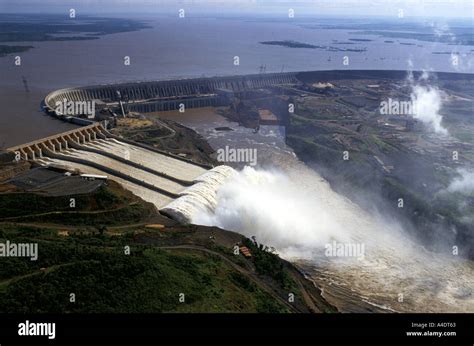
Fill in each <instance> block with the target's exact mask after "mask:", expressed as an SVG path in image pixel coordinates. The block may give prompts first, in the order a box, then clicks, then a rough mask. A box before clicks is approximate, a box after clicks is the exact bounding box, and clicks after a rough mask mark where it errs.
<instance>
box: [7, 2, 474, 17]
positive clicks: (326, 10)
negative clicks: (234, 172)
mask: <svg viewBox="0 0 474 346" xmlns="http://www.w3.org/2000/svg"><path fill="white" fill-rule="evenodd" d="M69 8H75V9H76V10H79V11H82V12H83V13H92V14H93V13H97V14H104V13H128V14H130V13H148V14H150V13H173V12H176V11H177V10H178V9H180V8H184V9H187V10H190V11H192V12H191V13H211V14H212V13H219V14H236V15H239V14H242V15H257V16H260V15H277V16H278V15H279V14H281V15H286V14H287V13H288V9H290V8H292V9H294V10H295V14H296V15H301V16H303V15H310V16H326V15H342V16H388V17H391V16H397V14H398V12H399V10H400V9H402V10H403V11H404V14H405V16H406V17H464V18H469V17H471V18H474V0H0V13H2V12H9V13H12V12H17V13H18V12H30V13H31V12H33V13H38V12H42V13H45V12H51V13H52V12H55V13H64V12H65V11H67V10H68V9H69ZM189 13H190V12H189V11H188V14H189Z"/></svg>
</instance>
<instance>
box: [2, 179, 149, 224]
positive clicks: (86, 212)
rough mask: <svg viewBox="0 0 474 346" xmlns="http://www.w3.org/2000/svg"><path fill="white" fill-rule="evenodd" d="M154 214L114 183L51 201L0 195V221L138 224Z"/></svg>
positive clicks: (28, 195) (23, 195) (26, 195)
mask: <svg viewBox="0 0 474 346" xmlns="http://www.w3.org/2000/svg"><path fill="white" fill-rule="evenodd" d="M71 198H73V199H74V200H75V202H74V203H75V206H74V207H71ZM25 206H29V207H28V208H27V207H25ZM154 210H155V208H154V206H153V205H151V204H150V203H147V202H144V201H142V200H141V199H139V198H137V197H136V196H135V195H133V194H132V193H130V192H128V191H126V190H123V189H122V187H121V186H120V185H118V184H116V183H115V182H113V181H109V183H108V186H101V187H100V188H99V189H97V190H96V191H94V192H93V193H91V194H83V195H71V196H59V197H53V196H45V195H40V194H34V193H4V194H0V221H2V219H4V220H9V221H12V220H14V221H16V222H40V223H42V222H44V223H58V224H64V225H91V226H94V225H97V224H109V225H116V224H123V223H132V222H139V221H140V220H142V219H143V218H145V217H147V216H149V215H150V214H152V213H154Z"/></svg>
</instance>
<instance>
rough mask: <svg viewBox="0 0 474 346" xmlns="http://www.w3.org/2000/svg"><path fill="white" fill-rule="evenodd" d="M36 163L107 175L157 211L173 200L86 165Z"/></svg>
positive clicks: (67, 162)
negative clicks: (150, 204)
mask: <svg viewBox="0 0 474 346" xmlns="http://www.w3.org/2000/svg"><path fill="white" fill-rule="evenodd" d="M38 162H39V163H41V164H43V165H49V164H53V165H55V166H60V167H64V168H66V169H69V170H79V171H81V172H83V173H88V174H98V175H107V176H108V177H109V178H110V179H112V180H114V181H116V182H117V183H119V184H120V185H122V186H123V187H124V188H125V189H127V190H129V191H131V192H132V193H134V194H135V195H137V196H138V197H140V198H142V199H143V200H145V201H147V202H150V203H153V204H154V205H155V206H156V207H157V208H158V209H159V208H162V207H163V206H165V205H167V204H169V203H170V202H171V201H173V199H172V198H171V197H169V196H166V195H163V194H160V193H158V192H156V191H151V190H149V189H147V188H145V187H143V186H140V185H137V184H134V183H132V182H130V181H128V180H125V179H122V178H119V177H117V176H113V175H111V174H109V173H106V172H104V171H101V170H99V169H96V168H93V167H90V166H87V165H83V164H80V163H76V162H71V161H65V160H59V159H53V158H42V159H40V160H38Z"/></svg>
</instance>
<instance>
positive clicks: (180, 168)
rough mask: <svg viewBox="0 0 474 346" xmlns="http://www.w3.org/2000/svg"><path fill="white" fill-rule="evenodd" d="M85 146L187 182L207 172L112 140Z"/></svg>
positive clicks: (100, 140) (99, 141)
mask: <svg viewBox="0 0 474 346" xmlns="http://www.w3.org/2000/svg"><path fill="white" fill-rule="evenodd" d="M85 146H86V147H91V148H95V149H99V150H103V151H106V152H110V153H112V154H114V155H117V156H120V157H124V158H127V159H128V160H130V161H133V162H135V163H137V164H140V165H143V166H147V167H149V168H151V169H154V170H156V171H158V172H162V173H165V174H167V175H170V176H179V178H180V179H183V180H187V181H193V180H194V179H195V178H196V177H198V176H200V175H201V174H204V173H205V172H206V171H207V170H206V169H205V168H202V167H199V166H196V165H190V164H189V163H187V162H183V161H180V160H178V159H175V158H172V157H168V156H165V155H157V154H156V153H155V152H153V151H150V150H147V149H144V148H141V147H137V146H133V145H130V144H127V143H124V142H120V141H118V140H116V139H114V138H107V139H99V140H97V141H94V142H90V143H87V144H85Z"/></svg>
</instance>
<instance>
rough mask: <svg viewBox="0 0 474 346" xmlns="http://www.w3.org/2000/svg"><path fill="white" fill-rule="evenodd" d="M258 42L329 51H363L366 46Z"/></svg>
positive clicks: (290, 41) (288, 41) (289, 41)
mask: <svg viewBox="0 0 474 346" xmlns="http://www.w3.org/2000/svg"><path fill="white" fill-rule="evenodd" d="M260 44H266V45H271V46H281V47H288V48H307V49H324V50H326V51H329V52H365V51H366V50H367V49H366V48H338V47H333V46H318V45H313V44H309V43H302V42H297V41H293V40H284V41H263V42H260Z"/></svg>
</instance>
